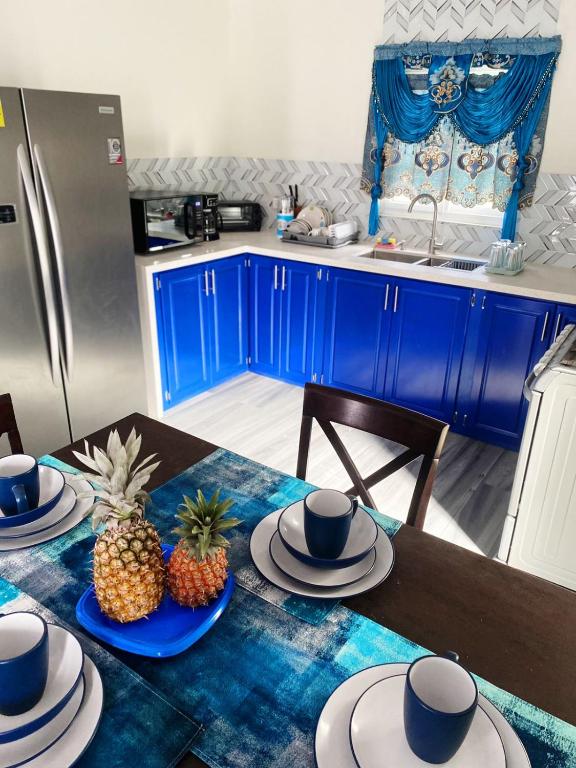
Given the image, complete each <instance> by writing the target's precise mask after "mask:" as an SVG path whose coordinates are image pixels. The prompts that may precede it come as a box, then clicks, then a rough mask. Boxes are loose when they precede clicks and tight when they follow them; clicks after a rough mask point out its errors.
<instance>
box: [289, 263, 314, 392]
mask: <svg viewBox="0 0 576 768" xmlns="http://www.w3.org/2000/svg"><path fill="white" fill-rule="evenodd" d="M320 277H321V271H320V269H319V268H318V267H317V266H314V265H313V264H303V263H301V262H297V261H283V262H282V263H281V264H280V280H279V282H280V285H279V294H280V302H281V312H280V378H281V379H283V380H284V381H290V382H292V383H294V384H305V383H306V382H307V381H310V380H311V379H312V367H313V360H314V348H315V343H316V342H317V340H319V339H321V338H322V336H321V333H322V331H321V328H320V326H319V324H318V316H317V315H318V296H317V294H318V286H319V282H320V280H319V278H320Z"/></svg>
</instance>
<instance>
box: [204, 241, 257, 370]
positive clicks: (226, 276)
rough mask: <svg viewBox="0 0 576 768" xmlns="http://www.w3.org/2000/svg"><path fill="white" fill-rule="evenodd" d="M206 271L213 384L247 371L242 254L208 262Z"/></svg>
mask: <svg viewBox="0 0 576 768" xmlns="http://www.w3.org/2000/svg"><path fill="white" fill-rule="evenodd" d="M206 268H207V269H208V271H209V289H210V296H209V307H210V341H211V344H210V350H211V363H212V365H211V370H212V383H213V384H216V383H218V382H220V381H224V380H225V379H229V378H231V377H232V376H237V375H238V374H240V373H242V372H243V371H245V370H246V366H247V357H248V286H247V279H246V260H245V258H244V257H243V256H239V257H237V258H229V259H222V260H221V261H216V262H213V263H211V264H207V265H206Z"/></svg>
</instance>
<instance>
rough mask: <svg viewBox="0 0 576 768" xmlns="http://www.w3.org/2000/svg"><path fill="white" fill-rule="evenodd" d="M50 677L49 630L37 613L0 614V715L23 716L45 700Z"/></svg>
mask: <svg viewBox="0 0 576 768" xmlns="http://www.w3.org/2000/svg"><path fill="white" fill-rule="evenodd" d="M47 677H48V628H47V626H46V622H45V621H44V619H43V618H41V617H40V616H37V615H36V614H35V613H28V612H26V611H18V612H16V613H7V614H3V615H0V714H2V715H5V716H8V715H9V716H11V717H13V716H14V715H21V714H22V713H23V712H27V711H28V710H30V709H32V707H34V706H35V705H36V704H37V703H38V702H39V701H40V698H41V697H42V694H43V693H44V688H45V686H46V678H47Z"/></svg>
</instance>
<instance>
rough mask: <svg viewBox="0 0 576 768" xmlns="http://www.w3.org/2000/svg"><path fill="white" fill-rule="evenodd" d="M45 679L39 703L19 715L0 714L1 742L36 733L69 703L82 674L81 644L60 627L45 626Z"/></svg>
mask: <svg viewBox="0 0 576 768" xmlns="http://www.w3.org/2000/svg"><path fill="white" fill-rule="evenodd" d="M48 654H49V655H48V679H47V681H46V688H45V689H44V693H43V695H42V698H41V699H40V701H39V702H38V703H37V704H36V705H35V706H34V707H32V709H29V710H28V711H26V712H23V713H22V714H21V715H0V743H4V742H12V743H14V741H15V740H16V739H19V738H21V737H23V736H24V735H27V734H28V733H31V732H32V731H36V730H38V728H41V727H42V726H44V725H45V724H46V723H47V722H48V721H49V720H51V719H52V718H53V717H54V716H55V714H56V713H57V712H59V711H60V710H61V709H62V708H63V707H64V706H65V705H66V703H67V702H68V701H69V699H70V697H71V696H72V694H73V693H74V689H75V688H76V686H77V685H78V681H79V680H80V676H81V674H82V663H83V658H84V654H83V653H82V648H81V647H80V643H79V642H78V640H77V639H76V638H75V637H74V635H72V634H70V632H68V630H66V629H64V628H63V627H57V626H55V625H54V624H48Z"/></svg>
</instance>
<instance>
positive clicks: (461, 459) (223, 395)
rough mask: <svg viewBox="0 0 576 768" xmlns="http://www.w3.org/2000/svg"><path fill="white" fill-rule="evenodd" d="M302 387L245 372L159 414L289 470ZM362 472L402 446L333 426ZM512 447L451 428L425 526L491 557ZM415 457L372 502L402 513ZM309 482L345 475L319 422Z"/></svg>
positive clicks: (343, 479) (331, 483) (337, 483)
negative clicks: (183, 404)
mask: <svg viewBox="0 0 576 768" xmlns="http://www.w3.org/2000/svg"><path fill="white" fill-rule="evenodd" d="M302 392H303V391H302V389H301V388H300V387H296V386H292V385H290V384H285V383H284V382H280V381H275V380H274V379H268V378H265V377H263V376H256V375H254V374H250V373H247V374H244V375H243V376H240V377H238V378H236V379H233V380H232V381H229V382H226V383H225V384H222V385H221V386H219V387H217V388H215V389H213V390H211V391H210V392H206V393H204V394H202V395H199V396H198V397H196V398H194V399H193V400H192V401H190V402H189V403H187V404H186V405H185V406H181V407H179V408H175V409H174V411H172V412H171V413H170V414H169V415H168V416H166V418H165V421H166V422H167V423H168V424H171V425H172V426H175V427H177V428H178V429H182V430H184V431H185V432H189V433H190V434H193V435H196V436H197V437H201V438H204V439H205V440H209V441H210V442H213V443H215V444H216V445H219V446H222V447H223V448H227V449H229V450H231V451H234V452H236V453H239V454H242V455H243V456H247V457H248V458H250V459H253V460H255V461H258V462H261V463H262V464H267V465H268V466H271V467H274V468H276V469H279V470H282V471H283V472H286V473H288V474H292V475H293V474H295V472H296V457H297V452H298V436H299V431H300V417H301V412H302ZM337 430H338V432H339V434H340V436H341V437H342V439H343V441H344V443H345V445H346V447H347V448H348V450H349V451H350V453H351V455H352V457H353V459H354V461H355V462H356V463H357V465H358V467H359V468H360V471H361V472H362V473H364V476H365V475H366V474H368V473H369V472H371V471H373V470H375V469H377V468H378V467H380V466H382V464H384V463H386V462H387V461H388V460H389V459H390V458H391V457H392V456H393V455H395V453H398V452H400V451H401V450H402V448H401V447H398V446H395V445H393V444H390V443H386V441H384V440H382V439H380V438H376V437H373V436H371V435H366V434H365V433H362V432H358V431H357V430H352V429H350V428H346V427H337ZM516 458H517V454H516V453H513V452H511V451H505V450H503V449H502V448H496V447H495V446H492V445H487V444H485V443H479V442H477V441H475V440H470V439H468V438H465V437H462V436H461V435H456V434H450V435H449V437H448V440H447V444H446V447H445V449H444V453H443V455H442V458H441V460H440V468H439V472H438V475H437V478H436V483H435V486H434V492H433V498H432V499H431V502H430V505H429V507H428V513H427V516H426V525H425V530H426V531H428V533H431V534H434V535H435V536H440V537H441V538H443V539H446V540H448V541H451V542H453V543H455V544H459V545H460V546H463V547H467V548H468V549H471V550H473V551H475V552H481V553H483V554H485V555H487V556H489V557H493V556H494V555H495V554H496V553H497V550H498V544H499V541H500V536H501V532H502V526H503V523H504V517H505V515H506V509H507V507H508V499H509V496H510V491H511V488H512V479H513V476H514V469H515V466H516ZM418 465H419V463H418V462H414V463H413V464H412V465H411V466H410V467H406V468H404V469H403V470H402V471H401V472H398V473H396V474H394V475H393V476H392V477H390V478H388V479H387V480H385V481H383V482H382V483H380V484H379V485H377V486H375V487H374V488H373V490H372V493H373V496H374V500H375V502H376V505H377V506H378V509H379V510H380V511H381V512H385V513H386V514H388V515H391V516H392V517H396V518H399V519H401V520H404V519H405V518H406V514H407V512H408V505H409V502H410V498H411V496H412V491H413V487H414V479H415V475H416V472H417V471H418ZM306 479H307V480H309V481H310V482H311V483H314V484H316V485H319V486H321V487H325V488H338V489H340V490H345V489H346V488H348V487H350V481H349V479H348V478H347V475H346V473H345V471H344V468H343V467H342V465H341V464H340V462H339V460H338V458H337V457H336V455H335V454H334V452H333V449H332V447H331V445H330V443H328V441H327V439H326V437H325V436H324V434H323V433H322V431H321V430H320V429H319V428H318V426H317V425H315V427H314V431H313V434H312V444H311V449H310V461H309V469H308V476H307V478H306Z"/></svg>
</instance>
